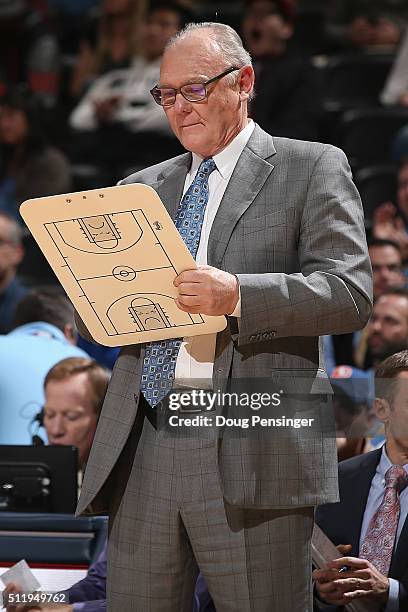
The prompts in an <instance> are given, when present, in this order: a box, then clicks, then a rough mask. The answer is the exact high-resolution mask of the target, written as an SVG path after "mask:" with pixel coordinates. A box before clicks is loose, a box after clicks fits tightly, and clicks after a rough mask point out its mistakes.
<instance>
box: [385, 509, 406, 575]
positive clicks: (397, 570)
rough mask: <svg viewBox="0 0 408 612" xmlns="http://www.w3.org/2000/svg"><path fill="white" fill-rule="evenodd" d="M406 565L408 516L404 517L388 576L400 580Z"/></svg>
mask: <svg viewBox="0 0 408 612" xmlns="http://www.w3.org/2000/svg"><path fill="white" fill-rule="evenodd" d="M407 567H408V517H407V518H406V519H405V523H404V526H403V528H402V531H401V535H400V537H399V540H398V544H397V548H396V550H395V553H394V554H393V556H392V559H391V566H390V571H389V576H390V577H391V578H395V579H396V580H400V579H401V577H402V575H403V573H404V572H405V570H406V569H407Z"/></svg>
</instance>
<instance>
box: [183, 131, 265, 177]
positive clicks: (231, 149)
mask: <svg viewBox="0 0 408 612" xmlns="http://www.w3.org/2000/svg"><path fill="white" fill-rule="evenodd" d="M254 129H255V123H254V122H253V121H252V119H250V120H249V122H248V124H247V125H246V126H245V127H244V129H242V130H241V131H240V133H239V134H237V135H236V136H235V138H234V139H233V140H231V142H230V143H229V144H228V145H227V146H226V147H225V149H223V150H222V151H221V152H220V153H217V155H213V160H214V161H215V163H216V166H217V170H218V172H219V173H220V175H221V176H222V178H223V179H229V178H230V176H231V174H232V173H233V170H234V168H235V166H236V163H237V161H238V158H239V156H240V155H241V153H242V151H243V150H244V148H245V146H246V145H247V143H248V140H249V138H250V136H251V134H252V132H253V131H254ZM203 159H204V158H203V157H201V155H197V154H196V153H193V161H192V163H191V168H190V174H195V172H196V171H197V169H198V166H199V165H200V164H201V162H202V161H203Z"/></svg>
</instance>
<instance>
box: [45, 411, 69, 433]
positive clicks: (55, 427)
mask: <svg viewBox="0 0 408 612" xmlns="http://www.w3.org/2000/svg"><path fill="white" fill-rule="evenodd" d="M47 430H48V431H49V433H50V434H51V435H52V436H63V435H64V434H65V426H64V419H63V417H62V416H56V417H54V418H53V419H52V421H51V423H48V424H47Z"/></svg>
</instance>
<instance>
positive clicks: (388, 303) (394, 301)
mask: <svg viewBox="0 0 408 612" xmlns="http://www.w3.org/2000/svg"><path fill="white" fill-rule="evenodd" d="M374 312H381V313H382V314H388V313H390V314H396V313H397V312H399V313H401V314H402V313H408V297H407V296H405V295H382V296H380V297H379V298H378V300H377V302H376V304H375V306H374Z"/></svg>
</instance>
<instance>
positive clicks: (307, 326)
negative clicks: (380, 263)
mask: <svg viewBox="0 0 408 612" xmlns="http://www.w3.org/2000/svg"><path fill="white" fill-rule="evenodd" d="M306 161H307V158H306V159H305V162H306ZM308 161H309V163H310V164H311V172H310V177H309V181H308V183H307V182H306V181H304V184H302V185H300V186H297V189H298V192H297V193H299V190H300V189H304V191H305V197H304V205H303V209H301V210H299V211H298V212H299V215H300V220H299V226H298V227H299V230H298V231H299V237H298V244H297V257H298V260H299V268H300V271H299V272H295V273H292V274H286V273H266V274H237V277H238V280H239V283H240V287H241V318H240V319H239V320H238V324H239V338H238V342H239V344H245V343H248V342H251V341H252V340H253V338H254V335H258V336H259V335H260V334H261V335H262V334H270V335H272V336H273V337H274V338H279V337H288V336H322V335H325V334H340V333H347V332H351V331H354V330H356V329H361V328H362V327H364V325H365V324H366V323H367V321H368V319H369V317H370V314H371V308H372V275H371V265H370V261H369V257H368V252H367V243H366V237H365V229H364V215H363V209H362V205H361V200H360V197H359V194H358V192H357V189H356V187H355V185H354V183H353V181H352V178H351V171H350V167H349V165H348V162H347V159H346V156H345V155H344V153H343V152H342V151H341V150H340V149H337V148H335V147H332V146H326V147H324V149H323V151H322V152H321V154H320V155H319V156H318V158H317V159H316V158H315V160H314V163H313V164H312V161H313V160H311V159H309V160H308ZM288 193H290V190H289V191H288ZM298 206H299V205H298ZM299 208H300V207H299ZM282 231H283V232H285V231H288V232H290V231H291V230H289V229H287V228H285V227H282ZM292 231H293V230H292ZM248 248H250V247H248ZM253 248H255V247H253ZM269 337H270V336H269Z"/></svg>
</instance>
